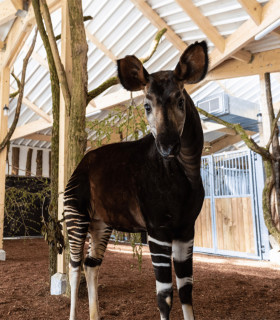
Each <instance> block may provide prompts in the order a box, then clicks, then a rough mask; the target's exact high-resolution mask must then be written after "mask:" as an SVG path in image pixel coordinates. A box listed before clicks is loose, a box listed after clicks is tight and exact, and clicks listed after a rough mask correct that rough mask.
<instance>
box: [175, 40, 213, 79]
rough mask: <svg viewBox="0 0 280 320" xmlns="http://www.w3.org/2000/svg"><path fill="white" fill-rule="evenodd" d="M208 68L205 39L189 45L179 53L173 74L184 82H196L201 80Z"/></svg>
mask: <svg viewBox="0 0 280 320" xmlns="http://www.w3.org/2000/svg"><path fill="white" fill-rule="evenodd" d="M207 70H208V53H207V44H206V42H205V41H202V42H196V43H194V44H192V45H190V46H189V47H188V48H187V49H186V50H185V51H184V52H183V54H182V55H181V57H180V61H179V62H178V64H177V66H176V68H175V70H174V75H175V77H176V78H177V79H178V80H180V81H184V82H185V83H189V84H192V83H197V82H199V81H201V80H202V79H203V78H204V77H205V75H206V73H207Z"/></svg>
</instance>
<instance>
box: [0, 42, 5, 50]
mask: <svg viewBox="0 0 280 320" xmlns="http://www.w3.org/2000/svg"><path fill="white" fill-rule="evenodd" d="M5 45H6V43H5V41H0V50H2V49H3V48H5Z"/></svg>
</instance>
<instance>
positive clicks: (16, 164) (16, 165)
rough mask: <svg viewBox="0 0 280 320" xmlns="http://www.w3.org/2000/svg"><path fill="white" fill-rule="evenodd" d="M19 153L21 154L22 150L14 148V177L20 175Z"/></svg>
mask: <svg viewBox="0 0 280 320" xmlns="http://www.w3.org/2000/svg"><path fill="white" fill-rule="evenodd" d="M19 153H20V149H19V148H18V147H13V148H12V175H13V176H17V175H18V169H19Z"/></svg>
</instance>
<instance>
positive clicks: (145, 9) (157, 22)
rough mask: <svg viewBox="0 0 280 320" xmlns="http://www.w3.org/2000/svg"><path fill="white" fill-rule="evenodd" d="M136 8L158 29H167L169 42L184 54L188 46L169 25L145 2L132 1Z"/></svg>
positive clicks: (142, 0)
mask: <svg viewBox="0 0 280 320" xmlns="http://www.w3.org/2000/svg"><path fill="white" fill-rule="evenodd" d="M130 1H131V2H132V3H133V4H134V5H135V7H136V8H137V9H138V10H140V11H141V12H142V13H143V15H144V16H145V17H147V18H148V19H149V20H150V21H151V23H152V24H153V25H154V26H155V27H156V28H157V29H163V28H166V29H167V31H166V33H165V34H164V36H165V37H166V39H167V40H169V41H170V42H171V43H172V44H173V45H174V47H175V48H177V49H178V50H179V51H180V52H183V51H184V50H185V49H186V47H187V44H186V43H185V42H184V41H183V40H182V39H181V38H180V37H179V36H178V35H177V34H176V33H175V32H174V31H173V30H172V29H171V28H170V27H169V26H168V24H167V23H166V22H165V21H164V20H163V19H162V18H161V17H160V16H159V15H158V14H157V13H156V12H155V11H154V10H153V9H152V8H151V7H150V6H149V5H148V3H147V2H146V1H144V0H130Z"/></svg>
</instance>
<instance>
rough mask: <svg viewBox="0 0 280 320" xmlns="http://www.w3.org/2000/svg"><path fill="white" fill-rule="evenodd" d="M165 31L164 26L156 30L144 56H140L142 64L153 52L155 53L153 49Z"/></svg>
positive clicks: (155, 48)
mask: <svg viewBox="0 0 280 320" xmlns="http://www.w3.org/2000/svg"><path fill="white" fill-rule="evenodd" d="M166 31H167V29H166V28H164V29H162V30H160V31H158V33H157V34H156V36H155V38H154V40H153V42H152V43H151V46H150V49H149V51H148V52H147V54H146V56H145V57H143V58H140V61H141V62H142V63H143V64H144V63H145V62H147V61H148V60H149V59H151V57H152V56H153V54H154V53H155V51H156V50H157V47H158V45H159V42H160V39H161V38H162V36H163V35H164V34H165V32H166Z"/></svg>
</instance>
